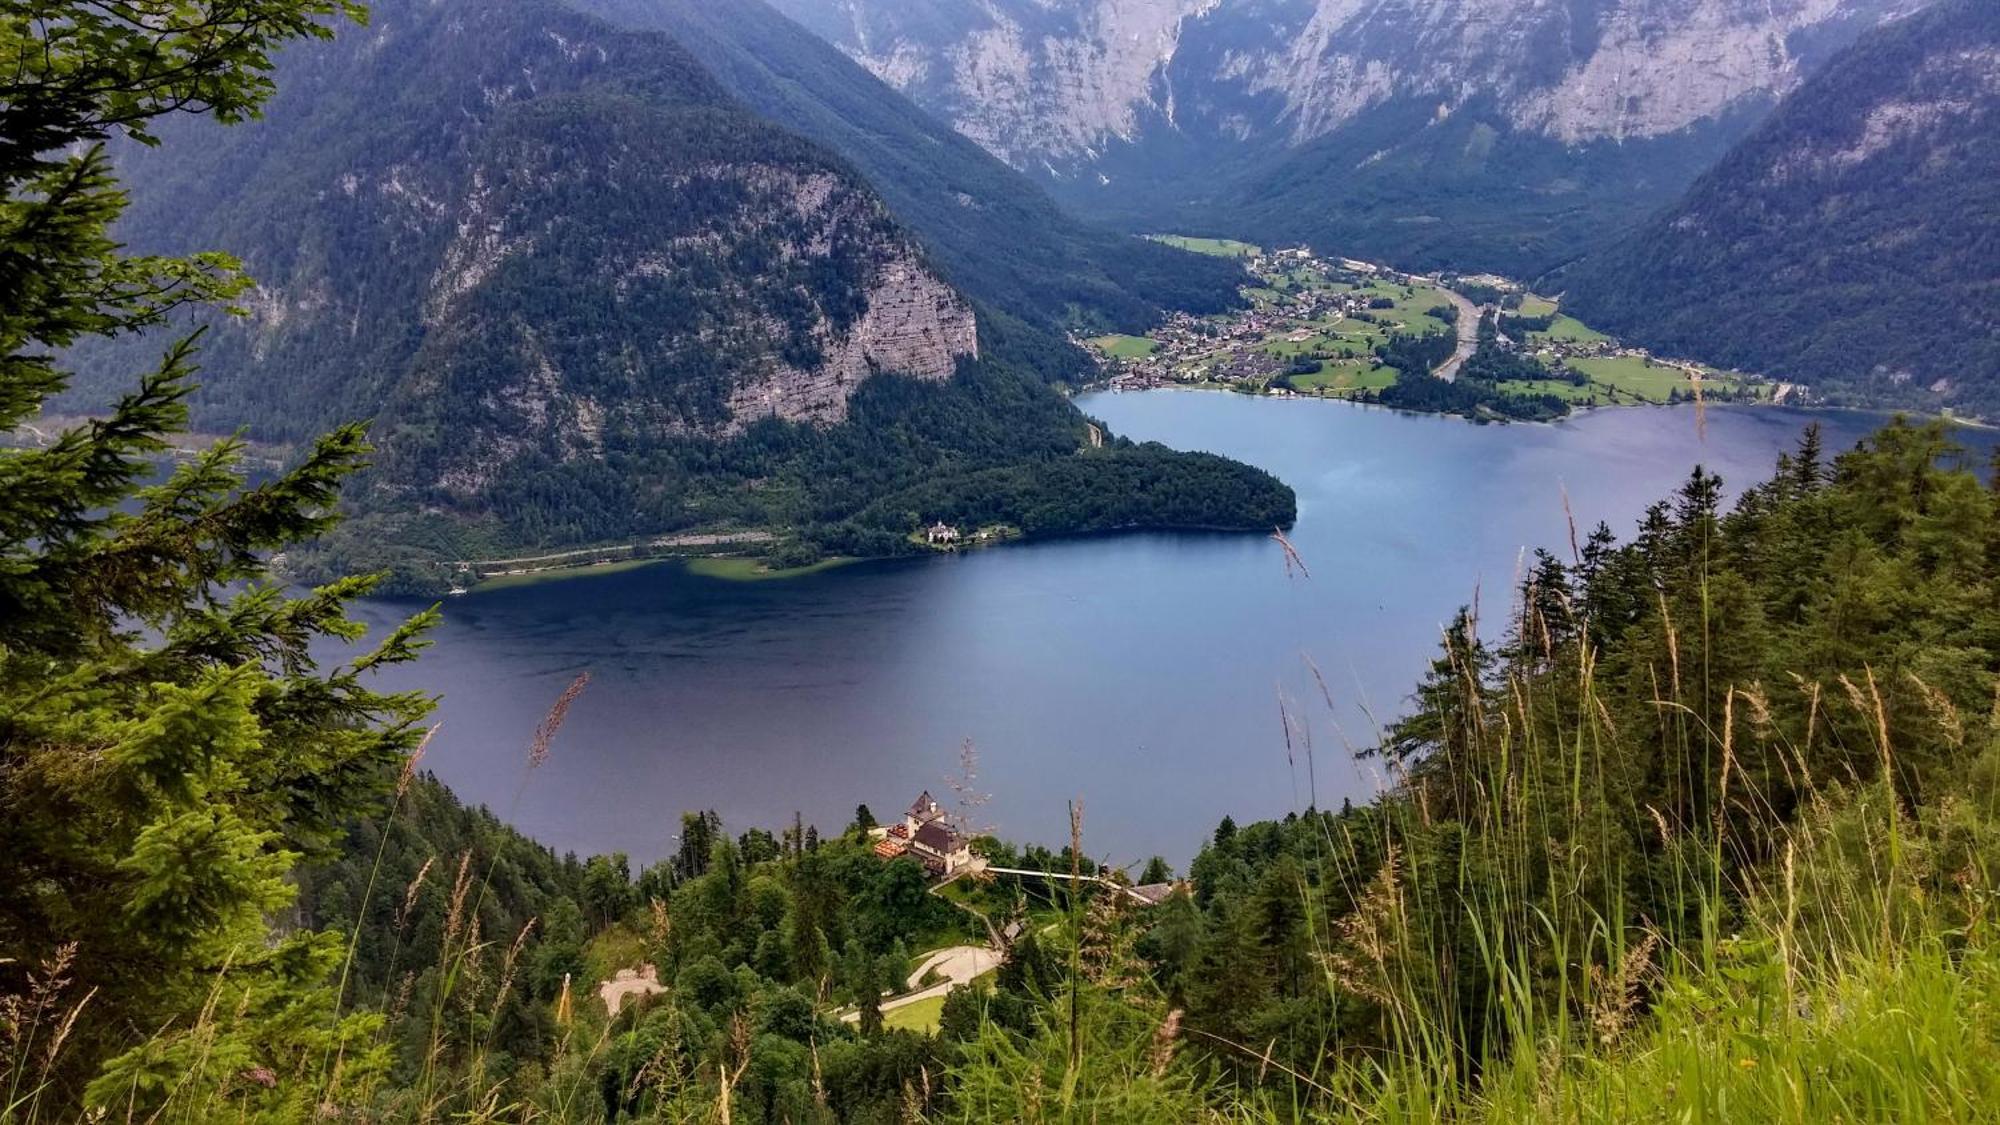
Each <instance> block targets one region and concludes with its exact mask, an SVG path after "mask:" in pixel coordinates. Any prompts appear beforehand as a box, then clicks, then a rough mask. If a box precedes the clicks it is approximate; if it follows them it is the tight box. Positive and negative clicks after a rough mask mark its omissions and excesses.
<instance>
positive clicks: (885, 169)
mask: <svg viewBox="0 0 2000 1125" xmlns="http://www.w3.org/2000/svg"><path fill="white" fill-rule="evenodd" d="M577 6H578V7H580V8H582V9H584V10H586V11H590V12H592V13H593V14H596V15H600V16H602V17H604V18H606V19H609V20H612V21H614V22H616V23H619V24H620V25H622V26H627V27H633V28H639V29H646V30H658V31H665V32H667V33H669V34H671V35H672V36H673V37H674V38H675V39H676V40H678V41H679V42H681V43H683V44H685V45H686V46H687V47H688V48H689V49H690V50H691V51H693V52H694V53H695V54H696V55H697V56H698V57H699V58H701V60H702V61H703V63H704V65H705V66H707V67H708V68H709V70H710V71H711V72H712V73H713V74H714V75H715V76H716V78H717V80H718V81H720V82H721V83H722V84H723V85H724V86H725V87H727V88H728V90H729V92H730V93H731V94H732V95H734V96H735V97H736V98H737V99H739V100H740V101H742V102H743V103H744V104H746V105H748V106H749V107H750V108H751V109H753V110H754V111H756V112H757V113H758V114H759V115H761V116H763V117H765V118H767V119H769V120H771V121H774V122H777V123H778V124H780V125H782V126H784V127H785V128H787V129H790V130H792V131H794V132H796V133H798V134H800V135H801V136H805V137H808V138H811V139H812V140H815V141H817V142H819V143H820V144H822V145H825V146H826V147H827V148H829V149H832V150H833V151H835V152H838V153H839V154H840V155H841V156H842V157H844V158H845V159H847V160H848V161H850V162H851V163H853V165H854V166H855V167H856V168H857V169H858V170H859V171H860V172H861V174H862V175H864V176H865V177H867V179H868V181H869V183H870V184H871V185H872V186H873V187H874V188H875V189H876V190H877V191H879V192H880V193H881V194H882V197H883V199H884V200H885V201H886V202H887V203H888V205H889V207H890V209H891V210H893V211H894V212H895V213H896V215H897V217H898V218H899V219H901V220H902V221H903V222H905V223H907V224H909V226H910V228H911V229H912V230H914V231H915V232H916V233H917V235H918V237H919V238H920V239H921V240H922V241H923V242H924V244H925V246H926V248H927V249H929V250H930V252H931V254H932V256H933V257H934V258H935V260H936V261H937V262H938V263H939V265H940V267H941V268H942V270H943V272H944V274H945V275H946V276H947V277H949V278H950V279H951V280H952V282H953V283H954V284H955V285H957V286H958V287H959V288H961V289H962V290H964V291H965V292H966V293H967V294H969V295H970V296H972V297H973V298H974V299H976V300H979V301H982V302H984V303H986V304H988V305H990V306H992V307H994V308H995V309H998V310H1000V311H1003V312H1006V313H1008V314H1009V315H1012V316H1015V317H1018V318H1021V319H1024V320H1027V321H1030V322H1032V323H1036V324H1039V325H1045V326H1046V325H1057V324H1061V323H1064V322H1066V321H1068V320H1069V319H1071V318H1072V317H1080V318H1082V319H1083V320H1084V321H1085V322H1086V323H1090V324H1093V325H1096V326H1099V327H1103V328H1110V329H1117V330H1121V331H1143V330H1144V329H1145V328H1147V327H1150V326H1151V325H1153V324H1154V323H1157V321H1158V319H1159V317H1160V314H1161V311H1162V309H1163V308H1170V309H1186V310H1188V311H1191V312H1196V313H1206V312H1213V311H1218V310H1220V309H1222V308H1225V307H1229V306H1231V305H1233V304H1235V303H1236V301H1237V292H1236V290H1237V285H1238V284H1239V283H1240V282H1242V280H1243V277H1242V273H1241V271H1240V270H1239V269H1238V268H1237V267H1236V266H1235V265H1234V264H1233V263H1230V262H1227V261H1222V260H1218V259H1214V258H1202V257H1200V256H1197V255H1189V254H1186V253H1183V252H1181V251H1177V250H1174V249H1172V248H1170V247H1166V246H1163V245H1160V244H1158V243H1155V242H1150V241H1145V240H1140V239H1135V238H1132V237H1130V236H1127V235H1123V234H1119V233H1114V232H1112V231H1109V230H1105V229H1100V228H1097V227H1093V226H1089V225H1087V224H1085V223H1082V222H1080V221H1078V220H1076V219H1074V218H1072V217H1071V216H1069V215H1068V214H1066V213H1064V212H1063V211H1062V210H1061V209H1059V208H1058V207H1056V205H1055V203H1054V201H1053V200H1051V199H1050V198H1049V197H1048V196H1047V194H1046V193H1045V192H1044V191H1043V189H1042V188H1041V187H1040V186H1039V185H1038V184H1036V183H1034V182H1032V181H1030V180H1029V179H1028V178H1027V177H1026V176H1024V175H1022V174H1021V173H1019V172H1017V171H1015V170H1013V169H1011V168H1009V167H1008V166H1007V165H1005V164H1004V163H1002V162H1001V161H999V160H997V159H995V158H994V157H993V156H992V155H990V154H988V153H987V152H986V151H985V150H983V149H981V148H980V147H979V146H978V145H976V144H974V143H972V142H971V141H969V140H967V139H966V138H965V137H963V136H960V135H959V134H957V133H955V132H953V131H952V130H951V129H950V128H949V127H948V126H946V125H944V124H943V123H941V122H940V121H938V120H937V119H936V118H934V117H932V116H930V115H929V114H927V113H925V112H924V111H923V110H921V109H919V108H917V107H916V106H915V105H913V104H912V103H911V102H910V101H909V100H908V99H906V98H904V97H903V96H901V95H900V94H898V93H897V92H896V91H894V90H893V89H890V88H889V87H888V86H886V85H884V84H883V83H882V82H881V81H879V80H878V79H877V78H875V77H874V76H873V75H870V74H869V73H867V72H866V71H865V70H863V69H862V68H861V67H860V66H858V65H856V64H855V63H854V62H853V61H851V60H849V59H848V58H847V57H846V56H844V55H842V54H841V53H840V52H839V51H837V50H835V49H833V48H832V47H830V46H829V45H828V44H826V43H825V42H823V41H821V40H820V39H818V38H816V37H814V36H813V35H812V34H810V33H809V32H807V31H806V30H805V29H803V28H801V27H799V26H798V25H797V24H795V23H793V22H792V21H790V20H788V19H786V18H785V17H784V16H782V15H780V14H779V13H778V12H776V11H775V10H773V9H771V8H769V7H767V6H766V5H765V4H764V3H762V0H577Z"/></svg>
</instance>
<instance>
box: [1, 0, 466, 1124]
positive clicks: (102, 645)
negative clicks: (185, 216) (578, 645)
mask: <svg viewBox="0 0 2000 1125" xmlns="http://www.w3.org/2000/svg"><path fill="white" fill-rule="evenodd" d="M342 14H345V15H348V16H359V14H360V9H359V8H358V7H356V6H353V5H350V4H347V3H343V2H341V0H247V2H242V0H239V2H235V3H231V4H228V5H210V4H204V3H193V4H187V5H180V6H161V5H145V6H142V7H137V8H135V7H131V6H126V5H78V4H71V3H60V2H54V0H7V6H6V13H5V16H4V18H0V48H4V49H5V53H6V54H7V56H8V57H9V58H10V59H12V60H13V62H11V63H10V64H9V73H8V75H7V76H6V78H5V79H4V85H0V190H4V202H0V429H4V430H10V431H11V430H16V429H17V428H19V427H21V426H22V425H23V424H24V423H27V422H29V421H30V420H31V419H33V418H34V417H35V415H36V414H37V413H38V411H39V409H40V407H41V405H42V403H43V402H44V401H46V400H47V399H48V397H49V396H50V395H52V394H54V393H56V392H57V391H59V390H61V389H62V388H63V387H64V386H65V385H66V381H67V380H66V376H65V375H64V373H63V372H62V371H61V370H60V369H59V368H58V366H57V362H58V361H57V358H56V357H57V356H58V355H59V354H60V353H61V352H62V350H63V349H65V348H66V347H68V346H70V345H72V344H75V343H77V342H79V341H81V340H83V339H85V338H87V337H91V336H109V335H118V334H127V333H133V332H137V331H140V330H143V329H147V328H153V327H158V326H160V325H161V324H162V323H163V322H164V321H165V319H166V318H167V317H168V315H169V314H170V313H172V312H173V311H174V310H176V309H178V308H180V307H182V306H185V305H189V304H192V303H197V302H220V301H227V300H228V299H230V298H231V297H233V296H234V295H236V294H238V293H240V292H242V291H243V289H244V288H245V286H246V285H247V281H246V280H245V279H244V278H243V276H242V275H241V273H240V271H239V270H238V269H237V267H236V265H235V263H234V262H232V261H231V260H230V259H228V258H227V257H226V256H223V255H219V254H204V255H197V256H194V257H191V258H185V259H166V258H136V257H128V256H123V255H121V254H120V253H119V248H118V245H117V244H116V243H115V242H114V241H113V240H112V237H111V234H110V227H111V224H112V223H113V222H114V221H115V220H116V219H117V218H118V215H119V213H120V212H121V210H122V209H123V206H124V199H123V196H122V195H121V194H120V193H119V191H118V189H117V185H116V183H115V181H114V179H113V177H112V174H111V171H110V165H109V162H108V161H107V159H106V157H105V154H104V150H103V147H102V142H104V141H106V140H109V139H111V138H113V137H119V136H122V137H125V138H129V139H131V140H134V141H137V142H139V143H142V144H151V143H155V138H154V137H153V135H152V133H151V129H152V126H153V123H154V122H155V121H156V120H157V119H158V118H160V117H162V116H164V115H167V114H171V113H196V114H203V115H207V116H211V117H214V118H216V119H219V120H221V121H224V122H234V121H240V120H243V119H244V118H246V117H250V116H254V115H255V113H256V112H257V108H258V105H259V104H260V103H261V102H262V101H263V100H264V98H265V97H266V96H268V94H269V93H270V90H271V81H270V76H269V75H270V69H271V61H270V53H271V52H272V51H273V50H274V49H276V48H277V47H278V46H279V45H280V44H282V43H283V42H285V41H287V40H291V39H296V38H300V37H304V36H322V37H323V36H325V35H328V34H330V29H329V28H328V27H326V26H325V22H324V21H326V19H327V18H328V17H333V16H339V15H342ZM194 354H195V349H194V341H193V340H192V339H188V340H182V341H180V342H178V343H175V344H172V345H171V346H169V347H167V348H166V350H165V355H164V357H163V358H162V360H161V362H160V364H159V366H158V367H157V368H156V369H155V370H153V371H150V372H147V373H144V374H142V375H139V376H138V377H137V379H136V383H137V385H136V387H135V389H134V390H133V391H132V392H131V393H130V394H128V395H126V396H125V397H124V398H122V399H121V400H120V401H119V402H117V403H116V404H115V405H114V406H113V407H111V409H110V410H109V412H108V413H107V414H105V415H104V416H103V417H101V418H99V419H97V420H94V421H91V422H88V423H85V424H83V425H79V426H77V427H74V428H71V429H69V430H65V431H63V432H61V433H59V434H57V435H54V436H53V437H52V438H51V439H50V440H48V441H47V442H46V444H43V445H42V446H40V447H39V448H31V449H9V450H4V451H0V806H4V807H5V808H6V810H7V812H6V814H5V815H4V816H0V855H5V856H6V862H7V865H8V866H7V875H6V877H5V878H4V879H0V949H4V951H5V959H4V960H0V993H17V992H20V991H22V990H23V989H24V988H25V986H26V982H25V980H24V978H23V974H24V973H25V972H26V971H27V969H28V967H30V966H34V965H37V964H40V963H43V962H54V961H58V960H60V961H64V962H66V963H67V967H66V969H65V973H66V976H67V978H68V980H69V984H68V990H69V991H68V994H67V995H68V1001H67V1002H68V1003H71V1004H74V1005H75V1007H77V1008H80V1009H81V1011H80V1014H78V1016H77V1017H76V1022H75V1024H74V1026H73V1027H72V1028H71V1029H70V1033H69V1036H68V1038H67V1040H66V1042H65V1043H64V1046H63V1049H62V1052H61V1054H60V1055H59V1057H57V1058H55V1059H54V1060H52V1061H51V1062H50V1063H49V1065H48V1066H47V1067H46V1068H44V1069H40V1070H39V1072H38V1073H36V1074H33V1075H29V1076H27V1080H26V1081H17V1080H19V1079H20V1078H21V1076H20V1075H13V1076H6V1077H5V1078H4V1081H6V1082H8V1083H9V1084H10V1085H12V1086H13V1088H15V1089H18V1090H28V1089H36V1090H38V1091H39V1092H38V1093H37V1094H36V1097H37V1098H38V1099H39V1105H40V1107H41V1115H42V1116H45V1117H51V1118H54V1117H70V1116H76V1115H80V1113H81V1107H80V1105H79V1101H80V1100H82V1099H85V1094H84V1087H85V1084H86V1083H88V1084H89V1090H88V1095H87V1100H88V1102H89V1103H90V1104H92V1105H100V1106H108V1105H111V1104H117V1105H119V1106H121V1107H123V1108H121V1110H120V1112H121V1113H132V1112H135V1111H136V1112H137V1114H138V1115H139V1116H145V1115H146V1114H147V1113H148V1112H151V1110H152V1109H153V1108H154V1107H155V1106H157V1105H159V1104H160V1103H161V1102H162V1101H163V1100H164V1099H165V1098H167V1097H168V1096H170V1095H171V1093H172V1092H173V1091H176V1090H181V1091H193V1093H189V1094H187V1095H186V1096H188V1097H198V1098H202V1099H210V1100H209V1101H205V1102H202V1103H201V1104H200V1105H198V1106H188V1107H185V1108H184V1112H183V1115H184V1116H189V1117H202V1116H218V1115H219V1116H229V1117H237V1116H251V1115H254V1114H257V1113H281V1112H284V1110H283V1109H281V1107H294V1108H297V1109H300V1110H301V1111H303V1110H304V1109H305V1108H306V1107H307V1106H308V1105H309V1104H310V1100H311V1099H313V1098H316V1097H318V1096H320V1095H322V1094H324V1093H325V1092H326V1091H324V1090H315V1088H314V1087H313V1085H312V1083H313V1082H314V1081H315V1078H316V1075H317V1069H316V1068H317V1065H318V1064H319V1063H320V1062H321V1061H322V1060H323V1059H324V1058H326V1057H328V1056H329V1055H330V1053H331V1052H334V1051H336V1050H344V1051H346V1052H347V1059H348V1064H347V1066H348V1069H347V1073H348V1074H349V1075H350V1076H355V1077H357V1078H359V1077H364V1076H365V1075H366V1074H367V1073H368V1072H369V1071H370V1070H371V1069H372V1068H375V1067H377V1066H378V1065H379V1064H380V1062H381V1059H380V1057H379V1055H378V1054H377V1053H376V1052H375V1051H373V1050H372V1049H370V1048H368V1047H367V1046H366V1045H365V1044H364V1043H362V1041H361V1037H362V1036H363V1035H365V1033H366V1032H367V1030H368V1026H369V1024H368V1021H367V1020H366V1019H355V1018H348V1019H337V1018H336V1017H335V1015H334V1010H335V997H334V994H333V990H332V988H331V987H329V977H330V972H331V970H332V969H333V968H335V967H336V965H337V964H338V962H339V959H340V943H339V941H338V939H337V938H335V937H333V936H332V935H319V934H312V933H274V932H273V931H272V929H271V927H270V925H269V924H268V922H267V918H269V917H271V916H272V915H273V914H275V913H276V912H277V911H279V910H280V909H281V908H282V907H284V906H285V905H286V904H287V903H288V902H289V901H290V900H291V897H292V894H293V887H292V885H291V884H290V882H289V881H288V879H287V875H288V873H289V872H290V871H291V869H292V867H293V865H294V864H295V863H296V862H298V861H299V859H300V858H302V857H308V856H317V855H322V854H325V853H326V852H327V850H328V848H329V845H330V843H331V842H332V841H333V840H335V839H336V838H337V835H338V833H339V831H340V829H341V826H342V825H343V824H344V823H345V822H346V821H348V820H349V819H350V818H352V817H354V816H356V815H357V814H360V813H363V812H366V811H369V810H371V809H373V808H375V807H377V802H378V800H379V798H380V797H382V795H383V794H385V793H386V792H387V791H388V789H389V787H390V786H391V785H392V784H394V783H395V781H396V777H397V770H398V768H399V767H400V766H402V765H403V764H404V763H405V762H406V756H407V755H408V754H409V753H410V751H411V750H412V749H413V748H414V746H415V745H416V742H417V738H418V735H419V731H418V729H417V727H416V723H417V721H418V720H419V719H420V718H421V717H422V715H423V714H424V713H425V711H426V710H427V701H426V700H424V699H423V698H421V697H419V696H417V695H414V694H383V693H379V692H377V691H374V690H372V689H371V688H370V687H369V686H368V681H367V678H368V674H369V673H370V672H372V671H373V670H375V669H377V668H380V667H382V666H384V665H387V664H392V663H397V662H401V661H405V660H409V659H410V658H412V657H413V656H414V654H415V653H416V651H417V649H418V647H419V645H420V643H421V636H422V633H423V631H424V630H425V629H426V628H427V627H428V625H429V624H430V622H431V620H432V615H431V614H423V615H420V616H419V617H418V618H416V619H414V620H413V621H411V622H410V623H408V624H406V625H405V626H403V627H402V628H400V629H397V630H395V631H393V632H392V633H391V634H390V635H388V636H387V637H385V638H382V639H381V640H380V641H379V643H377V644H376V645H375V647H374V648H373V649H372V650H368V651H366V652H365V653H364V654H362V655H359V656H357V658H355V659H353V660H352V661H351V662H349V663H346V664H342V665H339V666H337V667H333V668H325V669H323V668H321V667H320V666H319V664H318V663H317V659H316V656H315V650H316V649H319V650H320V651H325V649H324V647H323V646H324V645H325V644H326V643H328V642H343V641H344V642H350V643H351V642H355V641H358V640H360V639H361V638H362V634H363V629H362V627H361V626H360V625H359V624H357V623H355V622H353V621H352V620H350V619H349V618H348V617H347V616H346V612H345V607H346V605H347V603H348V602H349V601H351V600H352V599H354V598H356V597H358V596H360V595H362V594H365V593H367V592H368V591H369V589H371V588H372V586H373V580H371V579H365V578H356V579H347V580H343V581H339V582H335V583H332V584H330V585H327V586H324V587H321V588H319V589H315V590H311V591H308V592H305V593H303V594H291V593H288V592H287V591H286V590H285V588H284V587H283V586H282V585H281V584H280V583H279V582H278V581H277V580H276V579H275V578H274V577H273V575H272V574H271V571H270V568H269V563H268V560H269V558H270V556H271V555H272V554H273V553H275V552H278V551H281V550H283V549H285V548H286V547H288V546H291V545H294V544H297V543H299V542H302V541H305V540H309V539H312V538H314V537H316V536H318V535H319V534H321V533H322V532H324V531H326V530H327V529H328V528H329V527H330V526H331V525H332V522H333V518H332V515H331V513H332V510H333V506H334V502H335V499H336V497H337V495H338V492H339V489H340V486H341V483H342V481H343V480H344V479H345V478H346V477H347V476H348V475H349V474H351V473H352V472H354V471H355V470H356V469H358V468H359V467H361V465H362V464H363V462H364V460H365V458H366V457H367V455H368V452H369V451H368V447H367V445H366V443H365V441H364V435H363V432H362V430H361V428H360V427H357V426H347V427H342V428H340V429H338V430H336V431H334V432H333V433H331V434H329V435H327V436H326V437H324V438H322V439H321V440H319V441H318V442H316V443H314V444H313V445H312V446H311V447H310V448H309V449H308V450H307V451H306V452H305V453H304V454H303V455H301V456H300V457H299V458H298V460H297V462H296V463H295V464H294V466H293V467H292V468H291V469H290V471H288V472H286V473H285V474H283V475H281V476H280V477H278V478H277V479H275V480H272V481H269V482H268V483H264V484H260V485H256V486H254V487H253V486H251V485H249V484H248V483H247V481H246V479H245V476H244V473H243V472H242V469H241V458H242V453H243V445H242V443H241V442H240V441H237V440H225V441H222V442H218V443H216V444H215V445H214V446H212V447H210V448H209V449H207V450H205V451H203V452H201V453H199V454H198V455H195V456H193V457H192V458H191V459H189V460H187V461H186V462H185V463H183V464H181V465H180V466H179V467H178V468H177V469H175V470H174V471H172V472H171V473H170V474H168V475H166V476H165V478H164V479H158V480H157V482H156V483H150V484H148V483H144V482H147V481H149V480H154V479H155V478H156V475H157V470H158V464H159V461H160V459H161V457H162V456H163V455H164V454H165V453H166V452H167V451H168V449H169V446H170V438H171V436H172V435H173V434H175V433H177V432H180V431H181V430H183V429H184V428H185V424H186V419H187V409H186V399H187V396H188V395H189V393H190V392H191V391H192V390H193V383H192V378H193V375H194V370H195V369H194ZM85 996H87V997H88V1002H87V1003H77V1001H78V1000H80V998H82V997H85ZM204 1011H206V1012H208V1013H209V1016H208V1020H207V1023H206V1024H204V1023H203V1022H202V1020H201V1017H202V1013H203V1012H204ZM6 1065H8V1063H7V1062H4V1061H0V1066H6ZM245 1074H250V1075H253V1076H254V1078H253V1079H252V1080H247V1081H246V1080H244V1079H243V1078H242V1077H241V1076H242V1075H245ZM93 1078H94V1079H95V1080H94V1081H92V1079H93ZM218 1099H219V1100H222V1101H227V1102H229V1103H230V1105H229V1107H228V1108H226V1109H225V1108H223V1107H222V1106H221V1105H218V1104H215V1101H216V1100H218ZM58 1107H59V1108H58Z"/></svg>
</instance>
